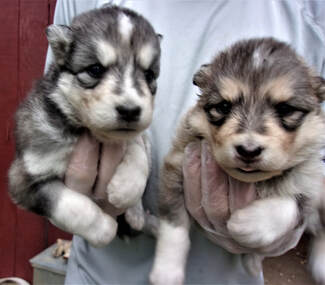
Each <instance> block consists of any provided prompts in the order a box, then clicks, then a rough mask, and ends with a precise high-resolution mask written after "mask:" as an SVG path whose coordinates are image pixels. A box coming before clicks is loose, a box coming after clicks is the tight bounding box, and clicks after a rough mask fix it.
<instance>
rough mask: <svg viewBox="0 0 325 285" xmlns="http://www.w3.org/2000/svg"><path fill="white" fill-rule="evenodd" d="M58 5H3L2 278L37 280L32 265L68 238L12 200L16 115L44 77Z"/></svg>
mask: <svg viewBox="0 0 325 285" xmlns="http://www.w3.org/2000/svg"><path fill="white" fill-rule="evenodd" d="M55 2H56V0H1V1H0V20H1V25H0V35H1V40H0V157H1V159H0V278H1V277H5V276H18V277H22V278H24V279H27V280H28V281H31V280H32V268H31V267H30V265H29V262H28V260H29V259H30V258H31V257H33V256H34V255H35V254H37V253H39V252H40V251H41V250H43V249H45V248H46V247H47V246H49V245H50V244H52V243H53V242H55V240H56V238H57V237H58V236H59V237H68V235H67V234H64V233H62V232H61V231H59V230H57V229H56V228H54V227H53V226H52V225H50V224H49V223H48V222H47V221H46V220H45V219H43V218H41V217H39V216H36V215H34V214H32V213H28V212H26V211H23V210H21V209H18V208H17V207H16V206H15V205H13V204H12V202H11V201H10V199H9V197H8V194H7V171H8V167H9V165H10V162H11V160H12V158H13V153H14V142H13V137H12V129H13V114H14V112H15V109H16V108H17V105H18V103H19V102H20V101H21V100H22V98H24V96H25V95H26V93H27V91H28V90H29V89H30V88H31V86H32V83H33V80H35V79H37V78H39V77H40V76H41V75H42V73H43V68H44V63H45V55H46V50H47V41H46V37H45V28H46V26H48V25H49V24H50V22H51V19H52V18H53V12H54V7H55Z"/></svg>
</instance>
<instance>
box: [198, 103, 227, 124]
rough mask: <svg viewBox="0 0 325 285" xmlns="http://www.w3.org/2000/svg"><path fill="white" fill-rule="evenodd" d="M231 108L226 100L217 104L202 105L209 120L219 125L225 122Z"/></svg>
mask: <svg viewBox="0 0 325 285" xmlns="http://www.w3.org/2000/svg"><path fill="white" fill-rule="evenodd" d="M231 109H232V104H231V103H230V102H228V101H226V100H223V101H221V102H220V103H218V104H213V105H210V104H208V105H206V106H205V107H204V110H205V112H206V114H207V116H208V119H209V121H210V122H211V123H212V124H214V125H216V126H221V125H222V124H223V123H224V122H225V120H226V116H227V115H228V114H229V113H230V112H231Z"/></svg>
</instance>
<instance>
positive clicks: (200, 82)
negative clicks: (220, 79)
mask: <svg viewBox="0 0 325 285" xmlns="http://www.w3.org/2000/svg"><path fill="white" fill-rule="evenodd" d="M210 75H211V65H210V64H203V65H202V66H201V67H200V69H199V71H197V72H196V73H195V74H194V76H193V84H194V85H196V86H198V87H200V88H203V87H204V86H205V85H206V83H207V80H208V77H209V76H210Z"/></svg>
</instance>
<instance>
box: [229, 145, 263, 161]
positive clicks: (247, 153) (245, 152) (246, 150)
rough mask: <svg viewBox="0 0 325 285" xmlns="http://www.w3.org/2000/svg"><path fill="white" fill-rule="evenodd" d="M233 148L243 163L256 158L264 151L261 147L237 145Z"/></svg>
mask: <svg viewBox="0 0 325 285" xmlns="http://www.w3.org/2000/svg"><path fill="white" fill-rule="evenodd" d="M235 148H236V151H237V153H238V154H239V156H240V159H242V160H244V161H245V162H248V161H250V160H253V159H255V158H257V157H258V156H259V155H260V154H261V153H262V151H263V150H264V148H263V147H261V146H255V145H245V146H244V145H237V146H236V147H235Z"/></svg>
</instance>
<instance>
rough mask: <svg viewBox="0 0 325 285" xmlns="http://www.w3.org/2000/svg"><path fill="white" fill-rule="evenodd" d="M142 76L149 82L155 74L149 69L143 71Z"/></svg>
mask: <svg viewBox="0 0 325 285" xmlns="http://www.w3.org/2000/svg"><path fill="white" fill-rule="evenodd" d="M144 77H145V79H146V81H147V82H148V83H151V82H152V81H153V80H154V79H155V74H154V72H153V71H152V70H151V69H147V70H145V71H144Z"/></svg>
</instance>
